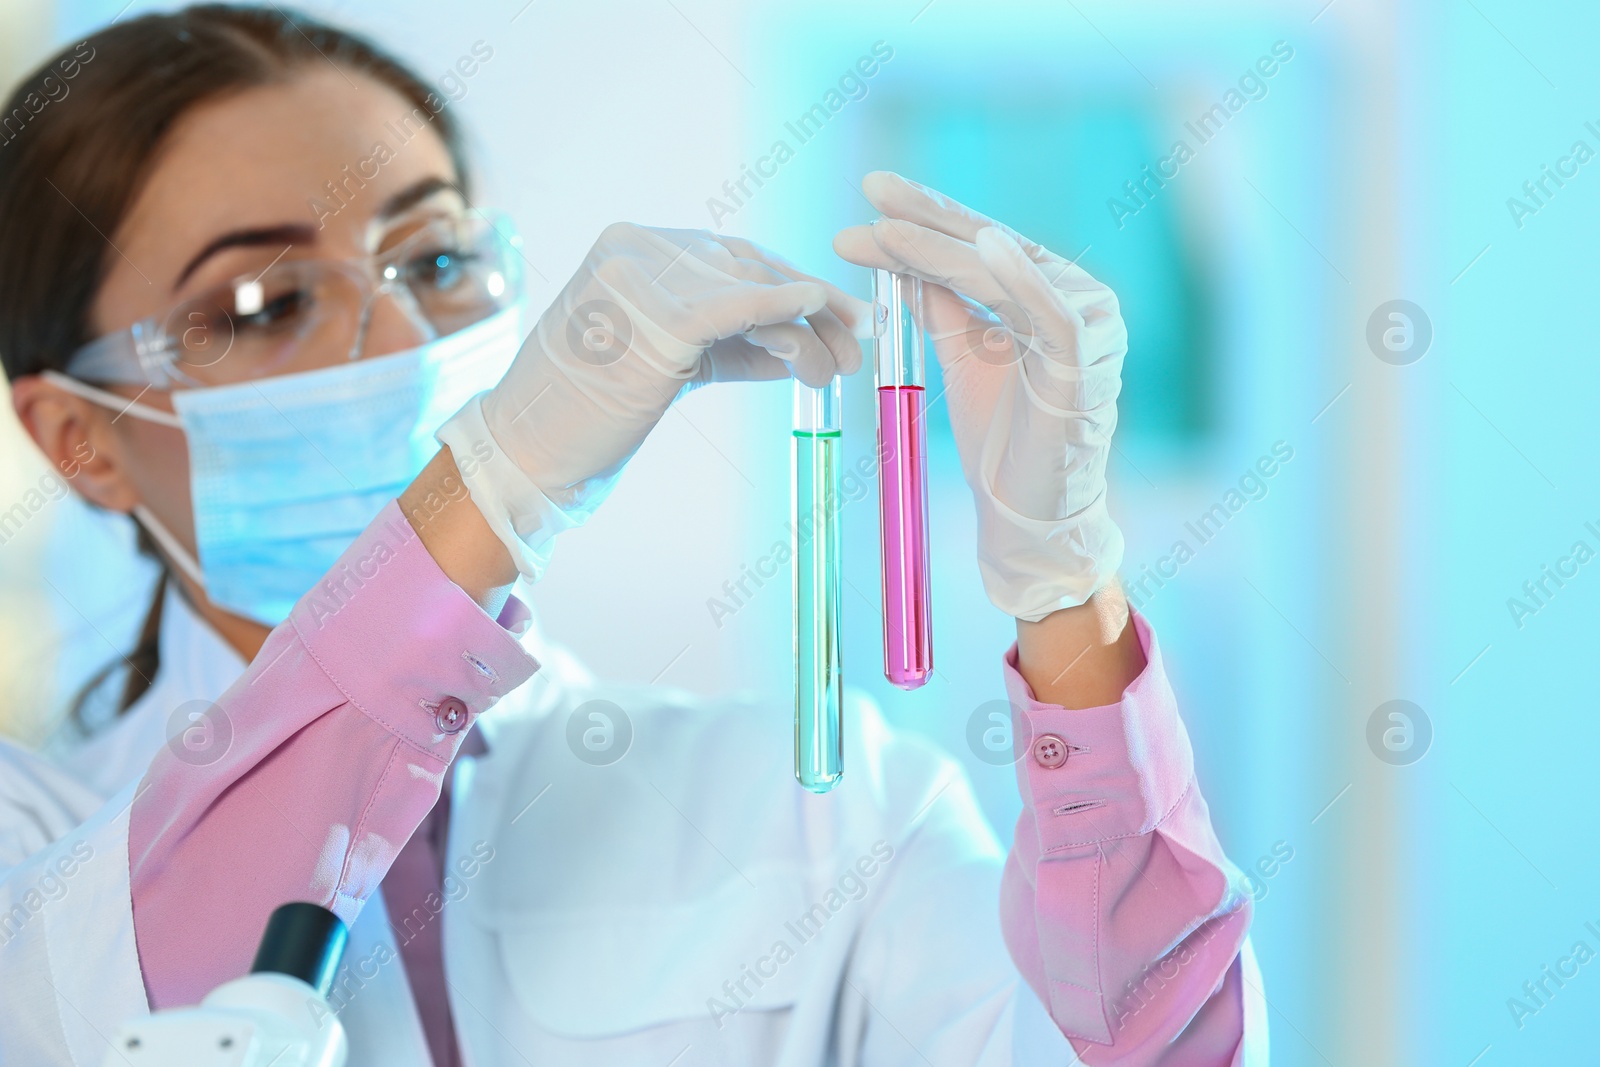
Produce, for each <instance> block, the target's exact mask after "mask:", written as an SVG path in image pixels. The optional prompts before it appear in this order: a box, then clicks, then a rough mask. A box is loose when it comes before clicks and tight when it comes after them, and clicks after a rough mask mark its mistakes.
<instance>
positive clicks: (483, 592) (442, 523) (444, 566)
mask: <svg viewBox="0 0 1600 1067" xmlns="http://www.w3.org/2000/svg"><path fill="white" fill-rule="evenodd" d="M399 503H400V510H401V511H402V512H404V513H405V516H406V519H407V520H408V521H409V522H410V523H411V528H412V529H413V530H415V531H416V532H417V536H418V537H419V538H420V539H421V541H422V544H423V547H424V548H426V549H427V550H428V554H429V555H431V556H432V557H433V559H434V562H435V563H437V564H438V565H439V569H440V570H441V571H443V572H444V575H445V577H447V578H449V579H450V580H451V581H452V582H454V583H455V584H456V585H457V586H459V587H460V588H461V589H462V591H463V592H465V593H466V594H467V595H468V596H470V597H471V598H472V599H473V600H474V601H476V602H477V604H478V605H479V606H480V607H482V608H483V610H484V611H486V612H488V613H489V614H490V615H498V614H499V613H500V609H501V608H503V607H504V606H505V602H506V598H507V597H508V596H510V594H511V586H512V584H513V583H514V582H515V581H516V580H517V565H516V563H515V561H514V560H512V558H511V555H510V553H509V552H507V551H506V547H505V545H504V544H502V543H501V541H500V538H499V537H497V536H495V533H494V531H493V530H492V529H491V528H490V527H489V524H488V522H487V521H485V519H484V517H483V514H482V513H481V512H480V511H479V510H478V508H477V507H476V505H474V504H473V502H472V497H471V496H470V495H469V494H468V492H467V487H466V483H465V482H463V481H462V478H461V471H460V470H459V469H458V468H457V466H456V461H455V457H454V455H453V454H452V453H451V451H450V449H449V448H448V447H441V448H440V449H439V452H438V454H436V455H435V456H434V457H433V459H432V460H430V461H429V462H428V465H427V466H426V467H424V468H423V470H422V473H421V474H419V475H418V476H417V477H416V479H415V480H414V481H413V482H412V483H411V484H410V485H409V486H407V487H406V489H405V491H404V492H403V493H401V494H400V501H399Z"/></svg>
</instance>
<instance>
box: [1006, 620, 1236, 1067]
mask: <svg viewBox="0 0 1600 1067" xmlns="http://www.w3.org/2000/svg"><path fill="white" fill-rule="evenodd" d="M1133 625H1134V627H1135V628H1136V631H1137V633H1138V636H1139V641H1140V644H1141V645H1143V647H1144V651H1145V657H1146V661H1147V662H1146V666H1145V669H1144V670H1143V672H1141V673H1140V675H1139V677H1138V678H1137V679H1135V680H1134V682H1133V684H1132V685H1130V686H1129V687H1128V689H1127V691H1126V692H1125V693H1124V694H1123V697H1122V702H1121V703H1120V704H1113V705H1108V706H1105V707H1099V708H1088V709H1083V710H1070V711H1069V710H1067V709H1065V708H1062V707H1060V706H1058V705H1052V704H1042V703H1040V702H1039V701H1038V700H1037V699H1036V698H1035V697H1034V694H1033V691H1032V690H1031V689H1030V688H1029V687H1028V684H1027V682H1025V681H1024V680H1023V678H1022V675H1021V674H1019V673H1018V672H1017V649H1016V647H1015V646H1013V647H1012V648H1011V651H1010V652H1009V653H1007V655H1006V658H1005V677H1006V689H1007V692H1008V694H1009V696H1010V703H1011V709H1012V725H1013V729H1014V734H1013V736H1014V737H1015V738H1016V745H1017V752H1018V756H1019V758H1018V760H1017V764H1016V767H1017V782H1018V785H1019V786H1020V787H1021V789H1022V799H1023V809H1022V814H1021V816H1020V817H1019V818H1018V819H1017V829H1016V837H1015V840H1014V842H1013V844H1012V848H1011V854H1010V856H1009V857H1008V859H1007V862H1006V868H1005V873H1004V876H1003V879H1002V883H1001V915H1000V919H1001V927H1002V929H1003V930H1004V933H1005V938H1006V945H1007V947H1008V948H1009V949H1010V952H1011V956H1012V959H1013V960H1014V961H1015V962H1016V964H1017V967H1018V969H1019V970H1020V971H1021V972H1022V975H1023V977H1024V978H1026V979H1027V981H1028V984H1029V985H1031V986H1032V987H1033V989H1034V992H1036V993H1037V994H1038V995H1039V999H1040V1000H1041V1001H1042V1002H1043V1003H1044V1005H1045V1006H1046V1008H1047V1009H1048V1010H1049V1012H1050V1015H1051V1017H1052V1018H1053V1019H1054V1020H1055V1022H1056V1025H1058V1026H1059V1027H1060V1028H1061V1030H1062V1032H1063V1033H1064V1034H1066V1036H1067V1037H1068V1038H1069V1039H1070V1040H1071V1041H1072V1045H1073V1047H1074V1048H1075V1049H1076V1050H1077V1052H1078V1055H1079V1057H1080V1058H1081V1059H1082V1061H1083V1062H1084V1063H1086V1064H1093V1065H1102V1064H1116V1065H1118V1067H1133V1065H1145V1064H1164V1065H1177V1064H1183V1065H1193V1067H1199V1065H1223V1064H1236V1063H1239V1062H1241V1059H1242V1054H1243V1050H1244V1047H1245V1045H1246V1041H1247V1037H1249V1041H1250V1044H1252V1045H1254V1044H1255V1043H1256V1042H1257V1040H1260V1039H1263V1038H1264V1034H1260V1035H1250V1034H1248V1033H1247V1032H1248V1031H1250V1030H1251V1029H1253V1028H1254V1029H1259V1028H1260V1026H1261V1025H1262V1024H1261V1021H1260V1020H1259V1019H1258V1018H1257V1017H1256V1013H1255V1012H1254V1011H1253V1010H1249V1003H1248V1002H1249V1001H1250V1000H1251V998H1252V997H1253V996H1254V994H1255V992H1256V991H1254V990H1250V989H1247V985H1248V984H1249V983H1250V982H1251V981H1252V980H1253V974H1252V971H1253V966H1252V964H1251V962H1250V961H1249V959H1248V954H1247V952H1246V951H1245V934H1246V931H1247V930H1248V928H1249V926H1250V915H1251V903H1250V898H1249V897H1248V896H1247V895H1244V894H1243V893H1241V892H1239V891H1238V890H1237V889H1236V888H1235V887H1237V886H1238V885H1239V884H1240V882H1239V879H1238V877H1237V871H1236V869H1235V868H1234V867H1233V865H1232V864H1230V863H1229V862H1228V860H1227V859H1226V858H1225V857H1224V856H1223V854H1222V846H1221V845H1220V844H1219V843H1218V841H1217V837H1216V834H1215V833H1214V832H1213V831H1212V828H1211V819H1210V815H1209V814H1208V812H1207V809H1206V803H1205V801H1204V800H1203V799H1202V798H1201V796H1200V791H1199V788H1198V786H1197V785H1196V784H1195V778H1194V756H1193V753H1192V752H1191V750H1190V748H1189V736H1188V734H1187V732H1186V731H1185V730H1184V727H1183V721H1182V720H1181V719H1180V718H1179V717H1178V708H1177V703H1176V701H1175V699H1174V698H1173V694H1172V689H1171V687H1170V686H1169V685H1168V684H1167V677H1166V673H1165V671H1164V670H1163V669H1162V665H1161V654H1160V650H1159V649H1158V648H1157V647H1156V642H1155V636H1154V634H1153V633H1152V632H1151V630H1150V626H1149V624H1148V623H1147V622H1145V620H1144V619H1143V618H1142V617H1140V616H1139V615H1137V614H1135V615H1134V616H1133ZM1061 753H1064V754H1065V759H1064V760H1062V759H1061V758H1060V754H1061Z"/></svg>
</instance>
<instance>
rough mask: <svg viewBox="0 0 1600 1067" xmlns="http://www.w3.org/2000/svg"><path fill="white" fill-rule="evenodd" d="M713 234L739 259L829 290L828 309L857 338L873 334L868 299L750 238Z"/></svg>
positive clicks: (870, 306)
mask: <svg viewBox="0 0 1600 1067" xmlns="http://www.w3.org/2000/svg"><path fill="white" fill-rule="evenodd" d="M711 236H712V237H713V239H715V240H716V241H718V242H720V243H721V244H722V245H723V246H724V247H725V248H727V249H728V250H729V251H730V252H732V253H733V255H735V256H736V257H738V258H739V259H743V260H750V261H754V262H757V263H762V264H764V265H766V266H767V267H769V268H771V269H772V270H774V271H777V272H778V273H779V274H781V275H783V276H784V277H786V278H789V279H792V280H794V281H802V282H816V283H817V284H818V285H820V286H822V287H823V288H825V289H826V290H827V291H828V310H829V311H831V312H833V314H834V316H835V317H836V318H838V320H839V321H840V322H841V323H843V324H844V326H845V328H846V329H847V330H849V331H850V332H851V333H852V334H854V335H855V336H857V337H870V336H872V305H871V304H870V303H869V302H868V301H865V300H862V299H861V298H860V297H856V296H851V295H850V294H849V293H847V292H845V291H844V290H843V289H840V288H839V287H838V286H836V285H834V284H833V283H832V282H829V281H827V280H826V279H823V278H819V277H817V276H816V275H814V274H810V273H807V272H806V271H803V270H801V269H800V268H799V267H797V266H795V265H794V264H793V263H791V262H789V261H788V260H787V259H785V258H784V257H782V256H780V255H778V253H776V252H774V251H772V250H771V249H769V248H764V247H762V246H761V245H758V244H756V243H755V242H754V241H747V240H745V239H744V238H743V237H725V236H723V235H722V234H712V235H711ZM862 331H865V332H862Z"/></svg>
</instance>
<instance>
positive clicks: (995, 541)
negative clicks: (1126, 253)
mask: <svg viewBox="0 0 1600 1067" xmlns="http://www.w3.org/2000/svg"><path fill="white" fill-rule="evenodd" d="M861 188H862V190H863V191H864V192H865V193H866V195H867V199H868V200H870V201H871V202H872V205H873V207H875V208H877V209H878V210H879V211H880V212H882V213H883V216H884V217H883V218H881V219H879V220H878V221H876V222H874V223H872V224H871V225H869V226H851V227H849V228H847V229H845V230H842V231H841V232H840V233H839V234H838V235H837V236H836V237H835V238H834V242H833V246H834V250H835V251H836V252H838V253H839V255H840V256H841V257H843V258H844V259H846V260H849V261H850V262H852V263H859V264H860V265H862V266H864V267H872V268H878V269H888V270H892V271H896V272H899V273H902V274H908V275H913V276H915V277H918V278H921V279H922V280H923V282H924V285H923V312H922V314H923V320H924V321H923V326H924V329H926V330H927V332H928V334H929V336H930V338H931V339H932V340H933V344H934V350H935V352H936V354H937V356H938V359H939V366H940V368H941V369H942V370H943V372H944V381H945V400H946V402H947V403H948V405H949V409H950V422H951V427H952V429H953V430H954V431H955V439H956V447H957V451H958V452H959V454H960V456H961V465H962V469H963V473H964V474H965V475H966V480H967V484H968V485H970V486H971V487H972V492H973V495H974V496H975V497H976V498H977V508H978V566H979V570H980V571H981V572H982V574H983V584H984V589H985V590H986V591H987V592H988V594H989V599H990V600H992V601H993V602H994V604H995V605H996V606H997V607H998V608H1000V610H1001V611H1004V612H1005V613H1006V614H1008V615H1012V616H1015V617H1016V618H1019V619H1026V620H1028V621H1030V622H1037V621H1038V620H1040V619H1042V618H1044V617H1045V616H1046V615H1048V614H1050V613H1051V612H1052V611H1056V610H1058V609H1060V608H1065V607H1072V606H1076V605H1078V604H1082V603H1084V602H1085V601H1086V600H1088V599H1089V597H1090V596H1091V595H1092V594H1093V593H1094V592H1095V591H1096V590H1098V589H1099V588H1101V587H1102V586H1104V585H1105V584H1106V583H1107V582H1109V581H1110V580H1111V579H1112V578H1113V577H1114V576H1115V574H1116V571H1117V568H1118V567H1119V566H1121V564H1122V547H1123V546H1122V532H1121V531H1120V530H1118V529H1117V525H1116V523H1114V522H1112V521H1111V516H1110V515H1109V514H1108V513H1107V511H1106V477H1105V475H1106V460H1107V458H1108V456H1109V454H1110V449H1111V434H1112V432H1113V431H1114V430H1115V429H1116V425H1117V407H1116V400H1117V393H1118V392H1119V391H1120V390H1121V388H1122V378H1121V374H1122V358H1123V356H1124V355H1125V354H1126V352H1127V349H1128V335H1127V330H1126V328H1125V327H1124V326H1123V323H1122V316H1121V314H1120V313H1119V311H1118V309H1117V298H1116V296H1115V295H1114V294H1113V293H1112V292H1111V290H1110V289H1107V288H1106V287H1105V286H1104V285H1102V284H1100V283H1099V282H1097V281H1095V280H1094V279H1093V278H1091V277H1089V275H1088V274H1087V273H1085V272H1084V271H1083V270H1081V269H1079V268H1078V267H1077V266H1075V265H1073V264H1071V263H1069V262H1068V261H1067V260H1065V259H1062V258H1061V257H1060V256H1058V255H1056V254H1054V253H1052V252H1050V251H1049V250H1047V249H1045V248H1042V247H1041V246H1039V245H1037V244H1034V243H1033V242H1032V241H1029V240H1027V239H1026V238H1024V237H1021V236H1020V235H1018V234H1017V233H1016V232H1015V231H1013V230H1011V229H1009V228H1008V227H1005V226H1002V225H1001V224H999V223H997V222H995V221H994V220H992V219H989V218H986V217H984V216H983V215H980V214H978V213H977V212H975V211H972V210H971V209H969V208H966V207H963V206H962V205H961V204H958V203H956V202H955V201H953V200H950V199H949V198H947V197H945V196H942V195H940V194H939V193H936V192H934V191H933V190H931V189H928V188H925V187H924V186H921V185H918V184H916V183H915V182H910V181H907V180H906V179H904V178H902V177H900V176H899V175H897V174H891V173H889V172H887V171H875V172H873V173H871V174H868V175H867V176H866V178H865V179H864V180H863V181H862V183H861Z"/></svg>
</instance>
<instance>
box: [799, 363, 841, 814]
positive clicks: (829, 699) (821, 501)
mask: <svg viewBox="0 0 1600 1067" xmlns="http://www.w3.org/2000/svg"><path fill="white" fill-rule="evenodd" d="M840 407H841V401H840V392H839V379H837V378H835V379H834V380H833V381H832V382H831V383H829V384H828V385H826V386H824V387H823V388H821V389H813V388H811V387H810V386H806V385H802V384H801V383H799V382H796V383H795V386H794V445H793V447H794V500H793V504H792V508H793V510H792V512H791V520H792V521H791V522H790V529H791V531H792V535H793V538H794V667H795V688H794V776H795V778H796V779H798V780H799V782H800V784H801V785H803V786H805V787H806V788H807V789H809V790H811V791H812V792H813V793H826V792H827V791H828V790H830V789H832V788H833V787H834V786H835V785H836V784H838V781H839V779H840V777H841V776H842V775H843V774H844V738H843V736H842V735H843V719H844V678H843V673H842V671H841V668H840V663H839V500H840V497H839V450H840V448H841V447H842V442H841V440H840V418H839V415H840Z"/></svg>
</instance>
